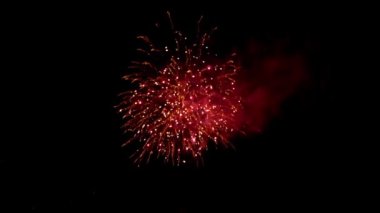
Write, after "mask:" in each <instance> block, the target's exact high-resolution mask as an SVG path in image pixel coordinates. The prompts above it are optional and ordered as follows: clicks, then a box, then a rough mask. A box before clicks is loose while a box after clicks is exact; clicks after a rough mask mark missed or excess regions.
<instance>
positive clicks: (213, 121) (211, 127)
mask: <svg viewBox="0 0 380 213" xmlns="http://www.w3.org/2000/svg"><path fill="white" fill-rule="evenodd" d="M168 15H169V18H170V14H169V13H168ZM170 21H171V20H170ZM171 23H172V22H171ZM198 23H200V22H198ZM172 29H173V40H174V44H175V45H173V47H172V48H171V47H170V45H169V44H168V45H166V46H165V45H163V48H160V47H158V46H156V45H155V44H153V43H152V42H151V41H150V39H149V38H148V37H147V36H138V37H137V38H138V39H140V40H141V41H143V43H144V45H143V46H144V47H143V48H139V49H138V51H139V52H142V53H144V55H145V56H147V57H146V58H148V60H141V61H138V62H132V66H130V69H131V70H134V72H133V74H129V75H125V76H124V77H123V78H124V79H125V80H128V81H129V82H130V83H131V85H133V86H134V87H135V88H134V89H131V90H129V91H126V92H124V93H122V94H121V98H122V101H121V103H120V104H119V105H118V106H117V108H118V110H119V112H120V113H121V115H122V117H123V120H124V124H123V126H122V127H123V129H124V130H125V131H126V132H131V137H130V139H129V140H128V141H126V142H125V143H124V145H126V144H130V143H132V142H133V143H137V144H138V146H139V148H138V149H137V150H136V152H135V154H134V155H132V157H133V158H134V160H135V163H137V164H140V163H141V162H149V160H150V159H151V157H152V156H154V157H157V158H162V159H165V161H166V162H172V163H175V164H177V165H180V164H181V163H188V162H189V160H195V162H199V161H202V155H203V153H204V151H205V150H207V146H208V143H209V142H213V143H215V144H220V145H223V146H226V147H228V145H230V142H229V141H228V139H229V137H230V136H231V134H233V133H234V132H235V131H237V127H236V125H235V124H236V122H235V120H236V117H237V113H238V111H239V110H240V109H241V104H240V96H239V95H238V94H237V93H236V91H235V85H236V81H235V79H234V77H235V74H236V72H238V71H239V67H238V66H237V65H236V62H235V61H234V59H233V58H234V56H235V54H232V55H231V57H230V58H229V59H227V60H224V61H222V59H218V58H217V57H216V56H215V55H212V54H211V52H210V51H209V50H210V47H209V46H207V44H208V42H209V39H210V35H211V33H205V34H203V35H200V34H199V33H198V36H197V39H196V41H195V43H192V44H188V39H187V37H184V36H183V34H182V33H181V32H179V31H176V30H174V28H173V25H172ZM157 57H159V58H160V60H159V63H157V62H153V61H157V60H153V59H156V58H157ZM221 61H222V62H221Z"/></svg>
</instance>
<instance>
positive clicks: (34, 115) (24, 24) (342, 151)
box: [0, 1, 355, 212]
mask: <svg viewBox="0 0 380 213" xmlns="http://www.w3.org/2000/svg"><path fill="white" fill-rule="evenodd" d="M15 8H18V7H15ZM32 8H33V9H32ZM44 8H45V9H44ZM167 10H170V11H171V13H172V17H173V21H174V22H175V24H176V26H178V28H179V29H180V30H182V31H185V32H189V33H193V32H194V30H195V29H196V28H195V26H196V21H197V20H198V18H199V17H200V15H204V22H205V24H206V25H210V26H218V28H219V32H218V34H217V35H216V37H215V42H216V43H217V44H219V46H218V47H219V48H220V51H221V52H222V53H227V52H229V51H230V50H237V51H238V52H239V53H240V56H241V59H242V64H243V66H244V67H245V70H246V71H245V72H248V74H247V73H246V75H249V76H251V77H252V76H254V75H253V74H249V72H251V71H252V70H254V67H255V66H254V65H253V64H254V61H253V60H255V59H252V58H254V57H255V56H260V57H261V58H263V60H264V59H265V58H273V59H275V60H281V61H286V60H287V59H289V58H292V56H295V55H297V56H300V57H301V58H302V60H301V61H299V63H301V62H302V63H304V64H305V69H304V72H305V73H307V74H306V75H307V80H305V82H304V84H303V86H302V87H301V89H297V90H295V91H294V92H291V93H290V94H286V95H285V96H286V98H284V99H283V100H281V101H279V104H276V109H277V110H279V113H276V115H275V116H272V117H271V118H270V119H268V120H269V121H268V122H267V123H266V124H265V127H263V130H262V133H261V134H253V133H252V132H249V131H248V133H247V135H240V136H236V137H234V138H233V139H232V142H233V143H234V144H235V146H236V149H235V150H214V149H211V150H210V151H209V152H208V153H207V155H206V156H205V165H204V166H203V167H200V168H191V167H182V168H178V167H172V166H171V165H162V164H161V163H157V162H156V163H155V162H153V163H152V164H150V165H147V166H145V167H144V168H136V167H135V166H134V165H133V164H132V163H131V161H130V159H129V158H128V157H129V154H128V153H129V152H130V150H128V148H126V149H123V148H121V147H120V145H121V143H122V142H123V141H124V140H125V136H123V135H122V131H121V130H120V125H121V119H120V117H119V115H118V114H117V113H116V111H115V109H114V108H113V107H114V106H115V105H116V104H117V103H118V100H119V99H118V97H117V94H118V93H119V92H121V91H123V90H124V89H125V88H126V85H125V84H126V83H125V82H123V81H122V80H121V76H122V75H123V74H124V73H125V71H126V69H127V67H128V65H129V62H130V60H131V58H133V56H134V55H133V54H134V50H135V47H136V44H135V37H136V35H138V34H141V33H143V34H144V33H145V34H150V33H154V24H155V23H156V22H157V21H160V22H162V21H164V20H165V12H166V11H167ZM17 14H22V15H20V16H17V15H15V16H9V17H13V18H9V19H10V20H13V21H14V23H17V24H10V26H11V28H12V29H14V31H12V32H13V33H11V37H13V39H14V40H15V42H14V43H15V44H17V45H16V46H15V48H13V53H16V54H20V53H21V55H22V57H20V58H19V60H16V62H15V63H14V64H13V67H14V70H19V71H17V72H14V73H16V74H15V75H13V74H12V73H13V72H10V73H11V75H12V77H14V78H15V79H17V80H16V82H17V85H16V86H14V87H12V88H8V90H10V91H12V94H13V93H14V95H9V96H11V99H12V102H9V103H12V104H10V106H11V108H12V109H13V110H14V109H16V112H15V113H14V114H12V115H11V116H12V118H11V119H10V121H9V124H10V125H9V126H12V127H15V129H16V130H15V131H14V132H9V133H8V134H10V135H11V137H10V139H8V140H5V142H6V143H4V144H5V148H1V151H2V152H1V159H0V160H1V161H0V165H1V168H2V169H1V170H2V171H4V173H3V174H2V175H1V176H3V178H5V179H4V181H2V184H4V186H5V188H4V190H1V191H2V192H4V193H5V197H7V198H10V201H11V202H8V201H7V199H6V200H5V202H4V204H6V205H2V208H6V209H8V208H9V209H12V210H15V209H18V208H22V209H24V210H25V211H24V212H29V211H32V212H73V211H76V210H79V211H84V212H90V211H95V210H100V212H141V211H149V212H150V211H152V210H155V211H159V210H162V211H164V212H199V211H200V210H205V207H200V205H202V204H206V205H207V206H209V207H210V208H207V209H208V210H210V211H212V212H213V211H217V210H219V209H222V210H223V209H224V208H226V207H227V206H228V207H232V208H233V209H234V208H238V209H234V211H233V212H248V211H253V210H257V209H258V208H261V207H265V208H266V209H271V208H273V207H275V208H280V209H289V208H290V209H303V208H301V206H303V205H306V206H307V207H306V208H305V210H306V209H315V208H321V209H326V208H327V206H329V205H335V206H337V205H338V203H339V202H338V201H337V200H336V197H342V196H344V195H346V196H348V195H347V193H349V191H350V190H351V188H349V187H346V186H347V183H346V182H345V181H346V179H345V175H342V173H343V171H346V170H348V168H350V167H351V165H352V163H353V162H355V160H354V159H352V158H350V157H351V156H350V154H348V152H346V150H348V149H351V146H352V144H351V143H348V142H345V141H344V140H341V138H342V137H341V135H342V134H343V132H344V131H343V130H342V129H343V127H342V126H341V124H340V123H339V122H341V120H340V116H341V114H339V113H337V112H338V111H339V110H340V108H339V107H338V106H339V103H338V97H337V92H336V91H337V88H340V85H338V83H337V81H336V79H337V76H340V75H341V73H342V72H343V68H341V67H339V66H338V65H337V64H338V63H339V62H341V61H344V59H343V58H344V56H343V55H344V54H346V53H345V52H344V50H343V49H342V46H344V45H345V41H347V40H349V39H348V38H345V35H346V34H347V33H349V32H350V31H351V30H352V28H350V27H347V26H348V25H349V21H348V20H347V19H345V18H344V17H346V14H339V11H337V10H336V9H334V8H333V7H329V6H326V5H299V4H297V5H296V4H295V5H276V4H266V5H262V4H258V3H250V4H248V3H239V2H238V1H230V2H227V3H199V2H191V1H188V2H184V3H172V2H164V3H154V4H152V3H149V2H145V1H144V2H140V3H137V4H134V5H132V4H129V3H125V4H123V5H111V4H107V5H103V4H100V3H99V4H95V3H91V4H88V5H87V4H80V5H79V4H78V5H77V4H70V5H59V4H55V5H33V7H29V6H28V5H25V6H23V7H22V9H19V10H18V9H17ZM11 45H12V44H11ZM253 47H257V48H256V49H253ZM255 51H256V52H255ZM257 51H258V52H259V53H257ZM13 53H12V54H13ZM257 60H258V59H257ZM296 63H297V62H296ZM346 71H347V70H346ZM285 75H286V74H285ZM20 76H21V77H20ZM270 77H271V75H269V78H270ZM267 78H268V76H267ZM276 78H277V79H278V77H276ZM266 81H268V79H266ZM269 81H270V80H269ZM246 82H247V81H246ZM248 82H249V81H248ZM18 85H20V86H18ZM276 103H277V102H276ZM12 105H16V106H15V107H12ZM7 112H8V111H7ZM9 112H10V111H9ZM346 192H347V193H346ZM301 204H302V205H301ZM339 205H340V204H339ZM342 205H343V204H342ZM134 209H136V210H134ZM138 209H139V210H138ZM243 209H247V210H246V211H245V210H244V211H243ZM2 212H11V211H9V210H7V211H2Z"/></svg>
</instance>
